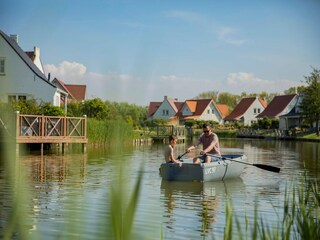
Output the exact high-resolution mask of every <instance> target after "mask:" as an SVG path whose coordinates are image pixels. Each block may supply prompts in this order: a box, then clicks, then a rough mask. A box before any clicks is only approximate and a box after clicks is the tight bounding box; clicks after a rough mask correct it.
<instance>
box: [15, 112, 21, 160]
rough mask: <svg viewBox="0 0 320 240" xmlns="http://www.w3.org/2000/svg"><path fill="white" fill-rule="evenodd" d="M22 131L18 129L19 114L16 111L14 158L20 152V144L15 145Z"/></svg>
mask: <svg viewBox="0 0 320 240" xmlns="http://www.w3.org/2000/svg"><path fill="white" fill-rule="evenodd" d="M21 130H22V129H21V128H20V112H19V111H16V137H15V140H16V156H19V154H20V153H19V151H20V144H19V143H17V138H18V137H19V136H20V131H21Z"/></svg>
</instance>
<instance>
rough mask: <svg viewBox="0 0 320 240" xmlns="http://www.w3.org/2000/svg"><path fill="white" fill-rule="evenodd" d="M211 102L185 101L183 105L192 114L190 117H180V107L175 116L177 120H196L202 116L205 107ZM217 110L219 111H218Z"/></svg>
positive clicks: (201, 100)
mask: <svg viewBox="0 0 320 240" xmlns="http://www.w3.org/2000/svg"><path fill="white" fill-rule="evenodd" d="M211 102H213V101H212V99H191V100H186V101H185V104H186V105H187V106H188V108H189V109H190V110H191V112H192V113H193V114H192V115H191V116H183V115H182V109H183V107H181V108H180V109H179V111H178V112H177V114H176V116H177V117H179V118H185V119H187V118H190V119H193V118H198V117H200V116H201V115H202V113H203V112H204V110H205V109H206V107H207V106H208V105H209V104H210V103H211ZM218 110H219V109H218ZM219 111H220V110H219Z"/></svg>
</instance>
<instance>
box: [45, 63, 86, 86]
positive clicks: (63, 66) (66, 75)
mask: <svg viewBox="0 0 320 240" xmlns="http://www.w3.org/2000/svg"><path fill="white" fill-rule="evenodd" d="M44 69H45V72H47V73H50V74H51V80H52V79H53V78H55V77H56V78H58V79H59V80H62V81H63V82H65V83H69V84H70V83H72V84H83V83H84V82H85V80H86V79H85V76H86V72H87V68H86V67H85V66H84V65H83V64H81V63H77V62H69V61H63V62H62V63H60V64H59V66H55V65H53V64H47V65H44Z"/></svg>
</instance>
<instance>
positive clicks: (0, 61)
mask: <svg viewBox="0 0 320 240" xmlns="http://www.w3.org/2000/svg"><path fill="white" fill-rule="evenodd" d="M5 66H6V65H5V58H0V75H5V74H6V71H5V70H6V69H5Z"/></svg>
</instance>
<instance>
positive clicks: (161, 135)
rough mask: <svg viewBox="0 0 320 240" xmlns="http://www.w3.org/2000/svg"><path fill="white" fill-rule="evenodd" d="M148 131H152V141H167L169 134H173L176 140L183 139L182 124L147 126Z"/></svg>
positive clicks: (183, 129) (183, 130) (183, 128)
mask: <svg viewBox="0 0 320 240" xmlns="http://www.w3.org/2000/svg"><path fill="white" fill-rule="evenodd" d="M149 131H150V132H151V133H152V136H151V138H152V140H153V141H158V142H159V141H161V142H168V139H169V136H170V135H175V136H176V137H177V138H178V141H182V142H184V141H185V136H186V134H185V131H186V130H185V127H184V126H174V125H159V126H154V127H149Z"/></svg>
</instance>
